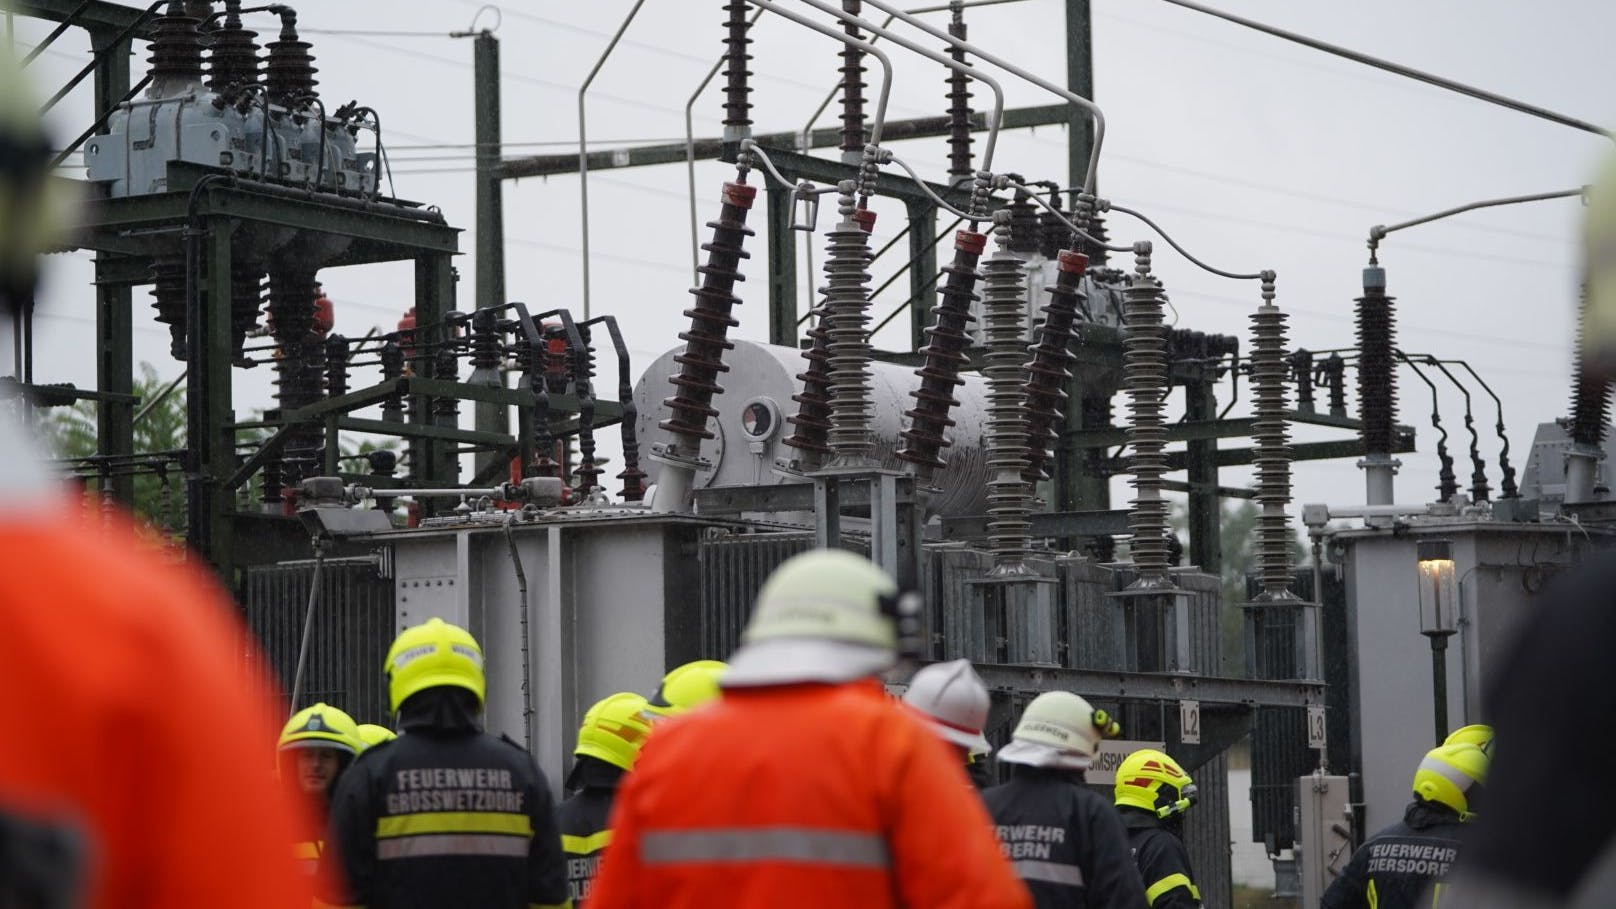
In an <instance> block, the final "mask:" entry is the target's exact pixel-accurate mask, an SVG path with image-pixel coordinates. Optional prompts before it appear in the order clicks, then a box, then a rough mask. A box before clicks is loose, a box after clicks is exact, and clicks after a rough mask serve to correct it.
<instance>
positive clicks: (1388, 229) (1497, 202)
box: [1369, 186, 1589, 262]
mask: <svg viewBox="0 0 1616 909" xmlns="http://www.w3.org/2000/svg"><path fill="white" fill-rule="evenodd" d="M1588 190H1589V187H1587V186H1579V187H1577V188H1576V189H1564V190H1560V191H1559V192H1552V193H1534V194H1533V195H1530V196H1505V197H1504V198H1502V199H1483V200H1482V201H1480V202H1471V203H1469V204H1468V205H1460V206H1458V207H1457V208H1449V209H1445V210H1443V211H1439V212H1437V213H1436V214H1433V215H1426V216H1424V217H1422V218H1415V219H1413V220H1412V221H1403V222H1400V223H1398V224H1392V225H1386V224H1376V225H1375V226H1374V227H1371V228H1369V251H1370V254H1371V255H1370V260H1371V262H1373V259H1374V256H1373V254H1374V252H1375V250H1377V249H1379V248H1380V241H1381V240H1384V239H1386V235H1387V234H1393V233H1396V232H1397V231H1400V230H1403V229H1404V228H1409V227H1418V226H1419V225H1421V224H1429V223H1431V222H1432V221H1441V220H1442V219H1443V218H1451V217H1453V216H1454V215H1462V214H1464V213H1465V212H1468V211H1476V210H1478V209H1482V208H1497V207H1499V206H1501V205H1520V204H1522V203H1524V202H1547V201H1549V200H1551V199H1569V198H1571V197H1572V196H1579V197H1580V196H1585V195H1587V193H1588Z"/></svg>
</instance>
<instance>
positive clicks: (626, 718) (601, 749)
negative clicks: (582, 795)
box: [572, 691, 651, 770]
mask: <svg viewBox="0 0 1616 909" xmlns="http://www.w3.org/2000/svg"><path fill="white" fill-rule="evenodd" d="M644 712H645V698H643V697H640V696H639V695H637V694H634V693H632V692H628V691H620V692H618V693H617V694H612V695H607V696H606V697H604V698H602V699H601V700H599V701H596V702H595V705H594V706H593V707H590V708H589V712H587V713H585V714H584V722H583V726H582V727H581V728H580V729H579V730H578V747H577V748H574V749H573V752H572V753H573V754H575V755H578V756H580V757H585V756H587V757H592V758H596V759H597V760H602V761H605V762H606V763H608V764H611V765H612V766H613V767H619V768H621V769H623V770H630V769H632V768H633V767H634V759H635V758H636V757H638V756H639V753H640V746H641V745H643V744H645V738H646V736H648V735H650V734H651V723H650V721H649V720H647V719H646V718H645V717H644V716H643V713H644Z"/></svg>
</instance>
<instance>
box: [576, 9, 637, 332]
mask: <svg viewBox="0 0 1616 909" xmlns="http://www.w3.org/2000/svg"><path fill="white" fill-rule="evenodd" d="M644 5H645V0H634V6H633V7H632V8H630V9H629V11H628V15H627V16H624V17H623V24H622V25H619V26H618V27H617V31H616V33H615V34H613V35H612V40H611V41H609V42H607V43H606V49H605V50H604V51H602V52H601V54H600V59H598V60H596V61H595V65H594V66H592V67H590V69H589V75H587V76H585V77H584V81H583V84H582V85H580V86H578V197H579V202H580V203H581V205H582V209H581V211H580V217H581V218H582V219H583V255H582V256H581V257H580V258H581V259H582V260H583V269H584V294H583V304H584V318H585V319H587V318H589V127H588V124H587V122H586V117H585V116H584V95H585V94H586V93H588V91H589V86H590V84H591V83H593V82H594V81H595V76H596V75H597V74H598V73H599V72H600V68H601V67H602V66H605V65H606V58H608V57H610V56H611V55H612V51H614V50H616V49H617V42H618V41H620V40H622V37H623V33H624V32H626V31H628V27H629V25H630V24H631V23H632V22H633V21H634V17H635V16H638V15H639V14H640V7H642V6H644Z"/></svg>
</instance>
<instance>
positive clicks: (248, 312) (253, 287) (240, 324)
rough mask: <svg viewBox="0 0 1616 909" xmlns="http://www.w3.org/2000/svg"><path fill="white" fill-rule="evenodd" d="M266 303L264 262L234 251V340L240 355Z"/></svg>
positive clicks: (235, 348)
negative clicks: (248, 333)
mask: <svg viewBox="0 0 1616 909" xmlns="http://www.w3.org/2000/svg"><path fill="white" fill-rule="evenodd" d="M263 305H264V264H263V263H262V262H254V261H251V260H250V259H247V258H246V257H245V256H237V255H235V254H234V253H233V254H232V255H231V259H230V343H231V345H232V347H231V350H232V351H233V352H234V353H235V355H236V356H237V357H240V356H242V349H241V348H242V345H243V344H244V343H245V342H246V340H247V332H249V331H251V330H252V329H253V328H255V327H256V326H257V325H258V315H259V310H260V309H261V308H262V307H263Z"/></svg>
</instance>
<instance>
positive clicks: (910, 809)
mask: <svg viewBox="0 0 1616 909" xmlns="http://www.w3.org/2000/svg"><path fill="white" fill-rule="evenodd" d="M990 825H991V821H990V820H989V819H988V815H987V811H986V809H984V808H983V807H982V803H981V801H980V799H979V798H978V797H977V795H976V793H975V791H974V790H972V789H971V788H970V786H969V784H968V783H967V782H966V779H965V775H964V771H963V770H962V769H961V768H960V766H959V762H958V761H956V760H954V758H953V756H952V755H951V754H949V753H948V750H947V749H946V748H945V747H944V745H943V744H942V742H941V741H940V740H939V739H938V738H937V737H936V736H935V735H934V734H933V733H932V732H931V731H930V730H929V729H927V728H925V727H924V726H923V725H921V724H920V723H919V722H918V721H916V720H915V719H914V718H913V717H912V716H910V715H909V714H908V713H907V712H906V711H905V710H904V709H903V708H902V707H901V706H899V705H898V704H896V703H894V702H892V701H891V700H890V699H889V698H887V696H886V694H885V693H884V692H883V691H882V690H881V687H880V685H879V684H878V683H877V682H875V681H873V680H872V681H862V682H856V683H853V684H848V685H789V686H778V687H769V688H757V689H745V688H741V689H731V690H728V691H725V692H724V696H723V698H722V699H721V700H720V701H719V702H717V703H715V704H713V705H711V706H710V707H706V708H703V709H700V710H697V711H695V712H693V713H691V714H688V715H686V716H684V717H681V718H679V719H676V720H671V721H668V722H667V723H664V724H660V725H658V726H657V729H656V732H655V734H653V735H652V736H651V738H650V740H649V741H648V742H647V744H646V747H645V749H644V750H643V751H642V752H641V754H640V756H639V759H638V760H637V761H636V763H635V765H634V771H633V772H632V773H630V774H629V775H628V777H627V779H626V780H625V782H624V784H623V786H622V787H621V789H620V790H619V792H618V797H617V804H616V807H615V808H614V810H613V815H612V824H611V827H612V843H611V845H610V846H608V847H607V848H606V858H605V860H604V862H603V863H602V865H601V870H600V875H599V877H598V878H597V879H596V882H595V889H594V891H593V892H592V893H591V895H590V899H589V909H652V907H658V909H662V907H666V909H698V907H699V909H723V907H757V909H763V907H768V909H793V907H802V909H823V907H828V906H858V907H860V909H884V907H899V906H902V907H911V909H1030V907H1031V905H1032V900H1031V897H1029V896H1028V894H1027V891H1026V889H1025V888H1024V887H1023V886H1022V884H1021V882H1020V881H1019V880H1018V879H1017V878H1016V876H1015V874H1014V872H1013V871H1012V870H1011V869H1010V865H1009V863H1008V862H1006V861H1005V859H1004V858H1003V857H1002V855H1001V854H1000V851H999V845H998V842H997V841H996V840H995V838H994V835H993V832H992V829H991V826H990Z"/></svg>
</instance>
